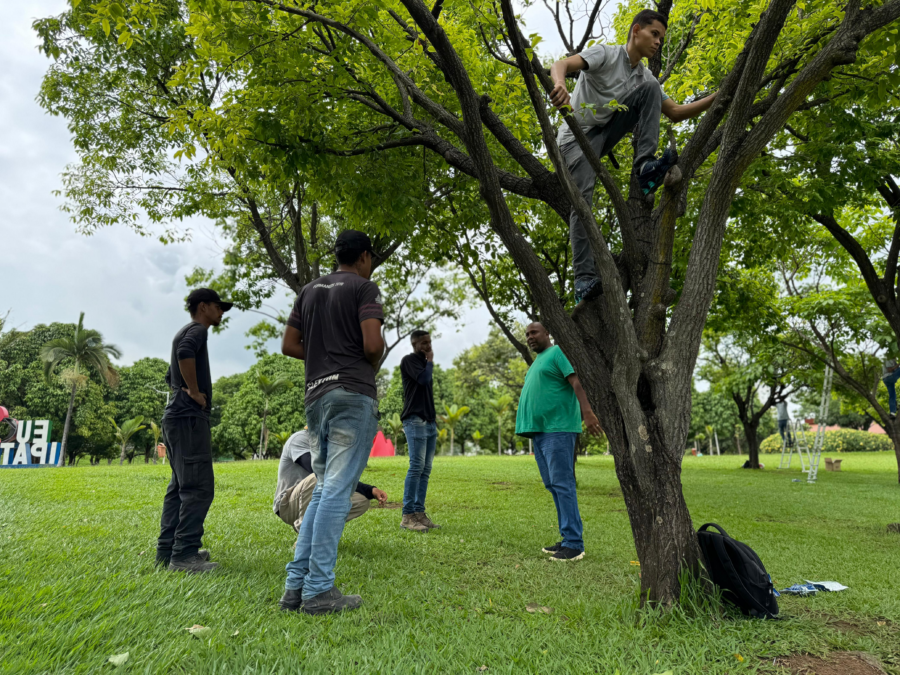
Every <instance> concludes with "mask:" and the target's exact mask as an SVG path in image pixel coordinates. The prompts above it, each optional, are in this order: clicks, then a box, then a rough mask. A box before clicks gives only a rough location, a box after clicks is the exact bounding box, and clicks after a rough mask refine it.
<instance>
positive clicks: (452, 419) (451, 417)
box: [438, 403, 469, 455]
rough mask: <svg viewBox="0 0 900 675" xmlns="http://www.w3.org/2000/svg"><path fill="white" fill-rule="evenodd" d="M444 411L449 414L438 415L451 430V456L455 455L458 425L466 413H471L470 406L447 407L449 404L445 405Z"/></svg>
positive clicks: (454, 405)
mask: <svg viewBox="0 0 900 675" xmlns="http://www.w3.org/2000/svg"><path fill="white" fill-rule="evenodd" d="M444 410H445V411H446V412H447V414H446V415H438V419H440V420H441V422H443V423H444V424H446V425H447V427H448V428H449V429H450V454H451V455H452V454H453V434H454V431H455V430H456V425H457V423H458V422H459V421H460V420H461V419H462V418H463V417H465V416H466V413H467V412H469V406H467V405H461V406H458V405H456V404H455V403H454V404H453V405H452V406H450V407H449V408H448V407H447V404H446V403H445V404H444Z"/></svg>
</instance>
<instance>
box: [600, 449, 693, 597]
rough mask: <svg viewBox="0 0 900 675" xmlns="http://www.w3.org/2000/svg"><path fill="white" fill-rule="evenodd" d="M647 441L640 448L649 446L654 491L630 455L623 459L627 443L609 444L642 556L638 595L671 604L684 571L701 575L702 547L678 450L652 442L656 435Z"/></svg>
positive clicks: (638, 551)
mask: <svg viewBox="0 0 900 675" xmlns="http://www.w3.org/2000/svg"><path fill="white" fill-rule="evenodd" d="M648 441H649V443H650V447H652V450H651V451H647V450H646V448H640V449H639V450H638V451H639V452H647V454H648V455H649V457H650V460H651V462H652V464H653V473H654V481H653V493H654V494H653V495H652V496H651V495H647V494H646V492H645V491H644V490H642V489H641V487H640V485H639V483H638V478H637V476H636V475H635V473H634V472H633V464H632V463H631V461H630V460H626V461H622V459H623V457H627V456H628V454H629V452H630V451H629V449H628V447H627V445H625V444H623V443H622V442H621V438H616V440H615V441H613V439H612V438H611V439H610V447H611V448H612V450H613V456H614V458H615V463H616V475H617V477H618V478H619V484H620V485H621V487H622V494H623V496H624V498H625V506H626V507H627V509H628V518H629V520H630V522H631V531H632V534H633V535H634V543H635V547H636V548H637V553H638V558H639V560H640V562H641V598H642V601H648V600H649V602H650V603H651V604H656V605H661V606H665V607H670V606H672V605H674V604H676V603H677V602H678V600H679V598H680V597H681V578H680V577H681V574H682V572H685V571H686V572H688V573H689V576H691V577H697V576H699V573H700V548H699V546H698V544H697V536H696V532H695V530H694V523H693V521H692V520H691V515H690V513H689V511H688V508H687V504H686V503H685V501H684V496H683V493H682V489H681V462H680V460H677V461H673V457H674V454H676V453H672V452H668V451H667V449H665V448H662V447H656V445H655V439H653V438H650V439H648ZM679 447H680V446H679ZM677 454H679V455H680V454H681V453H680V451H679V452H678V453H677Z"/></svg>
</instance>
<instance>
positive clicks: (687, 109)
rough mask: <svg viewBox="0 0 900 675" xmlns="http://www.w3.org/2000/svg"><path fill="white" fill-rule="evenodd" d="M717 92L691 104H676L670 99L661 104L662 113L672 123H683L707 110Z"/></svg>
mask: <svg viewBox="0 0 900 675" xmlns="http://www.w3.org/2000/svg"><path fill="white" fill-rule="evenodd" d="M718 93H719V92H713V93H712V94H710V95H709V96H707V97H706V98H701V99H700V100H699V101H694V102H693V103H684V104H678V103H675V101H673V100H672V99H671V98H667V99H666V100H665V101H663V102H662V113H663V115H665V116H666V117H668V118H669V119H670V120H672V121H673V122H683V121H684V120H689V119H691V118H692V117H696V116H697V115H699V114H700V113H702V112H704V111H705V110H707V109H708V108H709V107H710V106H711V105H712V104H713V102H714V101H715V100H716V96H717V95H718Z"/></svg>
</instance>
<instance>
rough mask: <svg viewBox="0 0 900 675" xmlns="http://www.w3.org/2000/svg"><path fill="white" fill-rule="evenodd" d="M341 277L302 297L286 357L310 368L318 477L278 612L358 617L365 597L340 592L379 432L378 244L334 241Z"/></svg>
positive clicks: (344, 238)
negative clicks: (346, 549)
mask: <svg viewBox="0 0 900 675" xmlns="http://www.w3.org/2000/svg"><path fill="white" fill-rule="evenodd" d="M334 250H335V256H336V257H337V261H338V264H339V267H338V271H337V272H335V273H333V274H329V275H327V276H324V277H321V278H319V279H316V280H315V281H313V282H312V283H309V284H307V285H306V286H304V287H303V288H302V289H300V294H299V295H298V296H297V301H296V302H295V303H294V309H293V311H292V312H291V315H290V317H289V318H288V321H287V328H286V329H285V331H284V338H283V340H282V345H281V351H282V353H283V354H285V355H287V356H292V357H294V358H297V359H301V360H303V361H305V363H306V422H307V424H308V426H309V446H310V454H311V455H312V469H313V471H314V472H315V474H316V489H315V490H314V491H313V494H312V498H311V499H310V502H309V507H308V508H307V510H306V515H305V516H304V518H303V522H302V523H301V525H300V533H299V535H298V537H297V547H296V549H295V552H294V560H293V561H291V562H290V563H288V565H287V572H288V576H287V581H286V582H285V592H284V596H283V597H282V598H281V602H280V605H281V608H282V609H283V610H285V611H297V610H300V611H302V612H304V613H306V614H326V613H330V612H340V611H343V610H345V609H356V608H357V607H359V606H360V605H361V604H362V599H361V598H360V596H358V595H342V594H341V592H340V591H339V590H338V589H337V587H336V586H335V585H334V565H335V563H336V562H337V549H338V542H339V541H340V539H341V534H342V533H343V531H344V522H345V521H346V519H347V513H348V512H349V511H350V497H351V495H352V494H353V491H354V490H355V489H356V485H357V483H358V481H359V477H360V476H361V475H362V472H363V469H365V468H366V461H367V460H368V458H369V452H370V451H371V449H372V441H373V440H374V439H375V432H376V431H377V430H378V401H377V400H376V396H377V389H376V387H375V369H376V368H378V364H379V362H380V361H381V355H382V354H383V353H384V339H383V338H382V335H381V324H382V322H383V320H384V314H383V312H382V309H381V294H380V292H379V290H378V286H376V285H375V284H374V283H372V282H371V281H369V277H370V276H371V275H372V243H371V241H370V240H369V237H368V236H366V235H365V234H363V233H362V232H358V231H356V230H344V231H343V232H341V233H340V234H339V235H338V237H337V240H336V242H335V248H334Z"/></svg>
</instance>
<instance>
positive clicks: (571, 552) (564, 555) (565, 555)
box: [550, 546, 584, 560]
mask: <svg viewBox="0 0 900 675" xmlns="http://www.w3.org/2000/svg"><path fill="white" fill-rule="evenodd" d="M583 557H584V551H578V550H576V549H574V548H568V547H567V546H561V547H560V548H559V550H558V551H557V552H556V553H554V554H553V555H552V556H550V560H581V559H582V558H583Z"/></svg>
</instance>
